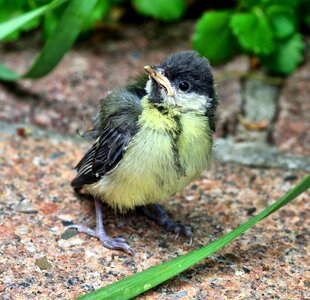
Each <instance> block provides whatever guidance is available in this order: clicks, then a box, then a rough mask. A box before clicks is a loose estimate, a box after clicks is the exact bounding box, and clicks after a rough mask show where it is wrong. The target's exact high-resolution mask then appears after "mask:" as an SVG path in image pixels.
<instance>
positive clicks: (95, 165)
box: [71, 89, 142, 188]
mask: <svg viewBox="0 0 310 300" xmlns="http://www.w3.org/2000/svg"><path fill="white" fill-rule="evenodd" d="M141 111H142V108H141V104H140V98H139V97H137V96H136V95H134V94H132V93H130V92H129V91H128V90H126V89H121V90H117V91H113V92H112V93H110V94H109V95H108V96H107V97H106V98H104V99H102V100H101V110H100V122H99V123H98V124H97V130H98V132H100V134H99V136H98V138H97V140H96V141H95V143H94V144H93V145H92V147H91V148H90V149H89V150H88V151H87V153H86V154H85V156H84V157H83V158H82V160H81V161H80V162H79V163H78V165H77V167H76V168H77V172H78V174H77V176H76V177H75V179H74V180H73V181H72V182H71V185H72V186H73V187H74V188H79V187H82V186H83V185H85V184H91V183H95V182H97V181H98V180H100V178H101V177H102V176H104V175H105V174H106V173H108V172H110V171H111V170H113V169H114V168H115V167H116V166H117V164H118V163H119V162H120V161H121V159H122V157H123V156H124V154H125V152H126V149H127V146H128V144H129V142H130V140H131V138H132V137H133V136H134V135H135V133H136V132H137V130H138V125H137V121H138V118H139V115H140V114H141Z"/></svg>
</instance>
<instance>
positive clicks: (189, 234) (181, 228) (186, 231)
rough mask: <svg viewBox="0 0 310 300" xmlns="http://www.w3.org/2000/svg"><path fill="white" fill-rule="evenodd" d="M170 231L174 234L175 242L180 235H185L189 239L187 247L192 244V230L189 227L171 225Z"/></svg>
mask: <svg viewBox="0 0 310 300" xmlns="http://www.w3.org/2000/svg"><path fill="white" fill-rule="evenodd" d="M170 231H174V233H176V236H175V238H174V239H175V240H177V239H178V237H179V236H180V234H183V235H185V236H186V237H188V238H189V245H191V244H192V242H193V232H192V228H191V227H190V226H186V225H182V224H175V223H174V224H173V226H172V227H171V228H170Z"/></svg>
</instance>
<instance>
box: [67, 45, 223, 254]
mask: <svg viewBox="0 0 310 300" xmlns="http://www.w3.org/2000/svg"><path fill="white" fill-rule="evenodd" d="M144 71H145V72H144V76H142V77H140V78H139V79H137V80H136V82H134V83H133V84H131V85H128V86H125V87H120V88H115V89H114V90H112V91H110V92H109V93H108V94H107V95H106V97H104V98H102V99H101V100H100V107H99V112H98V113H97V115H96V117H95V118H94V123H93V128H92V129H91V130H89V131H87V132H86V133H85V134H84V136H85V137H86V138H88V139H91V140H92V141H93V144H92V146H91V147H90V149H89V150H88V151H87V152H86V154H85V155H84V157H83V158H82V159H81V160H80V162H79V163H78V164H77V166H76V169H77V175H76V177H75V178H74V179H73V181H72V182H71V186H72V187H73V188H74V190H75V191H76V192H80V191H81V190H83V191H85V193H87V194H89V195H91V196H92V197H93V198H94V201H95V209H96V228H95V229H91V228H89V227H87V226H85V225H82V224H72V225H69V226H68V228H73V229H76V230H78V231H79V232H84V233H86V234H88V235H91V236H94V237H97V238H98V239H99V240H100V242H101V243H102V244H103V246H104V247H106V248H108V249H117V250H123V251H125V252H127V253H130V254H134V253H135V252H134V250H133V249H132V248H131V247H130V246H129V244H128V242H127V241H126V240H125V239H123V238H119V237H116V238H113V237H111V236H109V235H108V234H107V232H106V231H105V228H104V225H103V203H106V204H108V206H110V207H112V208H113V209H115V210H117V211H120V212H126V211H128V210H132V209H135V208H138V207H139V208H141V209H142V211H143V212H144V213H145V215H146V216H147V217H149V218H151V219H152V220H154V221H156V222H157V223H158V224H160V225H163V226H164V227H165V228H166V230H168V231H171V232H174V233H176V234H177V235H179V234H183V235H185V236H187V237H190V238H191V237H192V230H191V227H189V226H186V225H183V224H180V223H178V222H175V221H174V220H172V218H170V216H169V215H168V213H167V212H166V211H165V210H164V208H163V206H162V205H161V204H162V203H163V202H164V201H167V199H169V197H170V196H172V195H174V194H175V193H176V192H178V191H181V190H182V189H183V188H184V187H186V186H187V185H188V184H189V183H190V182H191V181H192V180H194V179H196V178H198V177H199V176H200V175H201V173H202V172H203V171H204V170H205V169H207V168H208V167H209V165H210V162H211V152H212V146H213V138H212V136H213V133H214V132H215V122H216V108H217V105H218V97H217V93H216V88H215V83H214V79H213V74H212V68H211V66H210V63H209V61H208V59H207V58H205V57H203V56H201V55H200V54H198V53H197V52H195V51H192V50H188V51H181V52H177V53H174V54H172V55H170V56H169V57H167V58H166V59H164V60H163V61H162V62H161V63H159V64H156V65H147V66H145V67H144Z"/></svg>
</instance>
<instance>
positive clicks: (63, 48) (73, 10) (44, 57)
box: [23, 0, 97, 78]
mask: <svg viewBox="0 0 310 300" xmlns="http://www.w3.org/2000/svg"><path fill="white" fill-rule="evenodd" d="M96 2H97V0H71V1H70V3H69V6H68V7H67V9H66V11H65V12H64V14H63V15H62V17H61V19H60V21H59V23H58V24H57V27H56V29H55V31H54V33H53V34H52V35H51V37H50V38H49V39H48V41H47V42H46V44H45V45H44V47H43V49H42V51H41V53H40V55H39V57H38V58H37V60H36V61H35V63H34V64H33V66H32V67H31V68H30V70H29V71H28V72H27V73H26V74H25V75H24V76H23V77H25V78H39V77H42V76H44V75H46V74H47V73H49V72H50V71H52V70H53V69H54V68H55V67H56V65H57V64H58V62H59V61H60V60H61V59H62V57H63V56H64V55H65V53H66V52H67V51H68V50H69V49H70V48H71V46H72V45H73V43H74V41H75V40H76V38H77V37H78V35H79V33H80V31H81V29H82V26H83V23H84V22H85V20H86V18H87V17H88V16H89V15H90V13H91V11H92V9H93V8H94V6H95V4H96Z"/></svg>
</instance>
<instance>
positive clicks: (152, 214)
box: [142, 204, 192, 244]
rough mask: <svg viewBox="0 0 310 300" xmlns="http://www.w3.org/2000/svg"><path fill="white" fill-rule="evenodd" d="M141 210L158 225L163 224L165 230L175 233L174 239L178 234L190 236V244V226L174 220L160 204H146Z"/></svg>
mask: <svg viewBox="0 0 310 300" xmlns="http://www.w3.org/2000/svg"><path fill="white" fill-rule="evenodd" d="M142 211H143V213H144V214H145V215H146V216H147V217H148V218H150V219H152V220H154V221H155V222H156V223H157V224H158V225H163V226H164V227H165V229H166V230H167V231H170V232H174V233H176V239H177V238H178V236H179V234H184V235H185V236H187V237H189V238H190V244H191V243H192V229H191V227H189V226H185V225H182V224H178V223H176V222H174V221H173V220H172V219H171V218H170V217H169V216H168V214H167V213H166V212H165V210H164V208H163V207H162V206H161V205H159V204H151V205H146V206H143V207H142Z"/></svg>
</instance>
